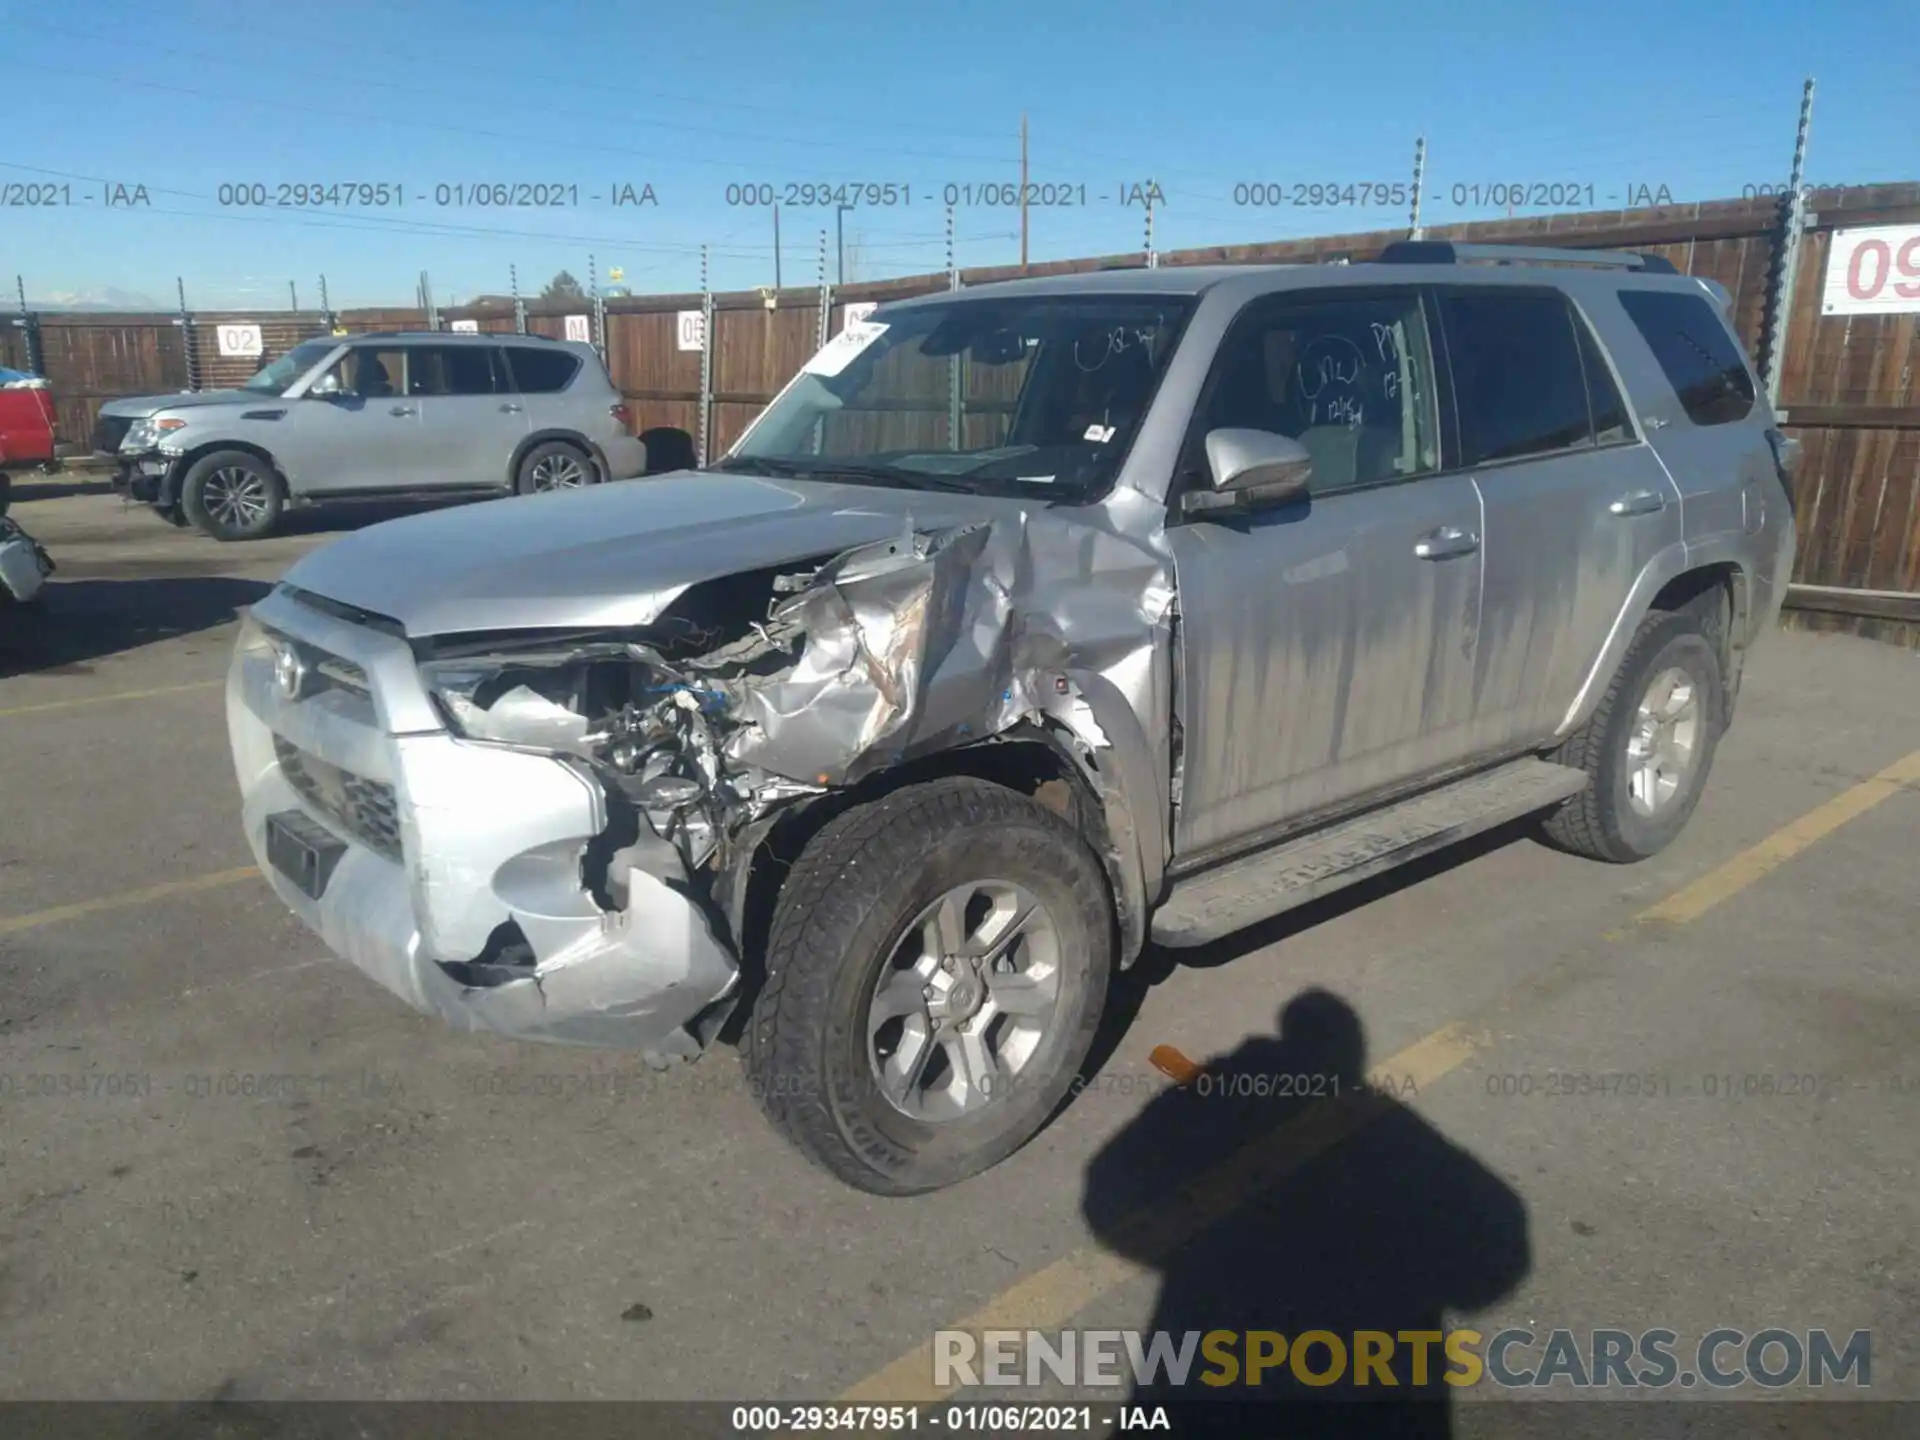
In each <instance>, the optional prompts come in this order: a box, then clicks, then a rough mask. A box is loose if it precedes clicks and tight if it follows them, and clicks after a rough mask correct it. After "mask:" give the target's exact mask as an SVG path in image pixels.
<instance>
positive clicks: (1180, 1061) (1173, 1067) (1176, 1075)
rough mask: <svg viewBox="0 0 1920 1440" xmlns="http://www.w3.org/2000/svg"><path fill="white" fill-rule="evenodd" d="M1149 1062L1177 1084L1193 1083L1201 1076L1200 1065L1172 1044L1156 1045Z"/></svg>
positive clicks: (1148, 1057) (1148, 1058)
mask: <svg viewBox="0 0 1920 1440" xmlns="http://www.w3.org/2000/svg"><path fill="white" fill-rule="evenodd" d="M1147 1062H1148V1063H1149V1064H1150V1065H1152V1066H1153V1068H1154V1069H1156V1070H1158V1071H1159V1072H1160V1073H1161V1074H1162V1075H1165V1076H1166V1077H1167V1078H1168V1079H1169V1080H1171V1081H1173V1083H1174V1084H1176V1085H1191V1084H1192V1083H1193V1082H1194V1081H1195V1080H1198V1079H1199V1078H1200V1067H1199V1066H1198V1065H1196V1064H1194V1063H1193V1061H1191V1060H1189V1059H1188V1058H1187V1057H1186V1056H1184V1055H1182V1054H1181V1053H1180V1052H1179V1051H1178V1050H1176V1049H1174V1048H1173V1046H1171V1045H1156V1046H1154V1047H1153V1053H1152V1054H1150V1055H1148V1056H1147Z"/></svg>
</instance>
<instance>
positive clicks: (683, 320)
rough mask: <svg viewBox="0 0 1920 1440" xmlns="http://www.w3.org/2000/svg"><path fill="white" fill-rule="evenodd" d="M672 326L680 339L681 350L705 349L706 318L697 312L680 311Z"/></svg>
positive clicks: (700, 312)
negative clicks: (675, 322)
mask: <svg viewBox="0 0 1920 1440" xmlns="http://www.w3.org/2000/svg"><path fill="white" fill-rule="evenodd" d="M677 320H678V323H677V324H676V325H675V326H674V329H675V332H676V333H677V334H678V335H679V337H680V348H681V349H682V350H704V349H706V348H707V317H706V315H705V314H704V313H703V312H702V311H699V310H682V311H681V312H680V313H679V315H678V317H677Z"/></svg>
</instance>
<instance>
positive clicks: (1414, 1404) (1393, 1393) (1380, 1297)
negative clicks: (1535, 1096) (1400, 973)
mask: <svg viewBox="0 0 1920 1440" xmlns="http://www.w3.org/2000/svg"><path fill="white" fill-rule="evenodd" d="M1366 1078H1367V1057H1366V1042H1365V1036H1364V1031H1363V1028H1362V1026H1361V1022H1360V1017H1359V1016H1358V1015H1357V1014H1355V1012H1354V1011H1353V1009H1352V1007H1351V1006H1349V1005H1348V1004H1347V1003H1346V1002H1345V1001H1343V1000H1341V999H1340V998H1339V997H1337V996H1335V995H1332V994H1329V993H1328V992H1326V991H1323V990H1309V991H1306V992H1305V993H1303V994H1301V995H1299V996H1297V997H1295V999H1293V1000H1292V1001H1291V1002H1289V1003H1288V1004H1287V1006H1286V1007H1285V1008H1284V1009H1283V1010H1282V1011H1281V1012H1280V1034H1279V1035H1278V1036H1277V1037H1270V1036H1263V1037H1261V1038H1258V1039H1254V1040H1249V1041H1247V1042H1246V1043H1245V1044H1243V1045H1242V1046H1240V1047H1239V1048H1238V1049H1237V1050H1235V1051H1233V1052H1232V1053H1231V1054H1229V1055H1226V1056H1224V1057H1221V1058H1219V1059H1216V1060H1213V1061H1211V1062H1207V1063H1205V1064H1204V1065H1203V1067H1202V1070H1201V1074H1200V1076H1199V1077H1198V1078H1194V1079H1191V1080H1189V1081H1188V1083H1187V1084H1186V1085H1184V1086H1183V1087H1180V1088H1174V1089H1169V1090H1167V1091H1164V1092H1163V1093H1161V1094H1159V1095H1157V1096H1156V1097H1155V1098H1154V1099H1153V1101H1152V1102H1151V1103H1150V1104H1149V1105H1148V1106H1147V1108H1146V1109H1145V1110H1144V1111H1143V1112H1142V1113H1141V1114H1140V1116H1139V1117H1138V1118H1137V1119H1135V1120H1134V1121H1133V1122H1132V1123H1131V1124H1129V1125H1128V1127H1127V1128H1126V1129H1125V1130H1124V1131H1122V1132H1121V1133H1120V1134H1119V1135H1118V1136H1116V1137H1115V1138H1114V1140H1113V1141H1112V1142H1111V1143H1110V1144H1108V1145H1107V1147H1106V1148H1105V1149H1103V1150H1102V1151H1101V1152H1100V1153H1099V1154H1098V1155H1096V1156H1095V1157H1094V1159H1093V1161H1092V1163H1091V1164H1090V1165H1089V1167H1088V1172H1087V1185H1086V1192H1085V1195H1084V1198H1083V1208H1084V1211H1085V1214H1086V1216H1087V1219H1088V1221H1089V1223H1090V1224H1091V1226H1092V1228H1093V1230H1094V1232H1095V1233H1096V1234H1097V1235H1098V1236H1099V1237H1100V1239H1101V1241H1102V1242H1103V1243H1104V1244H1105V1245H1107V1246H1108V1247H1109V1248H1111V1249H1113V1250H1115V1251H1118V1252H1119V1253H1121V1254H1123V1255H1126V1256H1128V1257H1129V1258H1132V1259H1134V1260H1137V1261H1139V1262H1141V1263H1143V1264H1148V1265H1151V1266H1153V1267H1154V1268H1155V1269H1157V1270H1158V1271H1159V1272H1160V1275H1161V1283H1160V1293H1159V1299H1158V1302H1157V1303H1156V1305H1155V1307H1154V1312H1153V1318H1152V1319H1151V1320H1149V1321H1148V1322H1147V1330H1148V1331H1149V1332H1150V1333H1151V1332H1153V1331H1167V1332H1170V1338H1171V1340H1172V1341H1173V1343H1174V1345H1175V1346H1176V1347H1177V1346H1178V1345H1179V1344H1180V1343H1181V1340H1182V1337H1183V1336H1184V1335H1185V1334H1186V1333H1187V1332H1190V1331H1192V1332H1198V1333H1199V1334H1201V1335H1205V1334H1207V1332H1209V1331H1216V1330H1229V1331H1235V1332H1238V1334H1237V1336H1236V1338H1235V1342H1234V1343H1233V1344H1232V1345H1231V1346H1230V1347H1228V1349H1229V1351H1230V1353H1232V1354H1234V1355H1235V1356H1236V1358H1237V1359H1238V1360H1239V1361H1240V1362H1242V1366H1244V1361H1245V1359H1246V1356H1247V1353H1248V1343H1247V1340H1246V1335H1247V1332H1249V1331H1256V1330H1257V1331H1272V1332H1278V1333H1279V1334H1280V1335H1282V1336H1285V1337H1286V1344H1287V1352H1286V1358H1285V1360H1284V1361H1282V1362H1281V1363H1278V1364H1275V1365H1273V1366H1272V1367H1271V1368H1267V1369H1264V1370H1263V1372H1262V1374H1261V1376H1260V1378H1259V1382H1258V1383H1257V1384H1250V1383H1249V1380H1248V1376H1247V1374H1246V1372H1245V1369H1244V1368H1241V1369H1240V1372H1239V1374H1238V1375H1237V1376H1235V1377H1234V1379H1233V1383H1230V1384H1205V1383H1202V1377H1203V1376H1207V1375H1212V1376H1214V1377H1215V1378H1216V1379H1218V1378H1222V1377H1223V1375H1224V1367H1223V1366H1221V1365H1219V1364H1215V1363H1213V1362H1211V1361H1210V1360H1209V1359H1208V1358H1207V1356H1206V1354H1205V1352H1204V1351H1197V1352H1196V1354H1195V1356H1194V1363H1193V1368H1192V1371H1191V1373H1190V1374H1189V1375H1188V1376H1187V1381H1186V1383H1185V1384H1184V1385H1173V1384H1169V1383H1167V1381H1166V1378H1165V1376H1164V1375H1161V1376H1159V1377H1156V1378H1154V1379H1151V1380H1143V1382H1142V1383H1141V1384H1140V1385H1139V1386H1137V1388H1136V1389H1135V1391H1134V1395H1133V1397H1132V1399H1131V1400H1130V1402H1129V1403H1139V1404H1149V1405H1150V1404H1156V1403H1172V1402H1179V1404H1180V1406H1181V1408H1180V1410H1178V1411H1173V1412H1170V1413H1172V1414H1173V1415H1174V1416H1175V1421H1174V1423H1175V1426H1176V1430H1177V1431H1178V1432H1179V1433H1186V1434H1191V1433H1198V1432H1200V1431H1202V1430H1205V1431H1208V1432H1209V1433H1212V1432H1213V1430H1214V1429H1216V1428H1217V1431H1218V1433H1221V1434H1230V1435H1251V1434H1270V1433H1284V1434H1287V1435H1290V1436H1291V1435H1354V1436H1380V1435H1391V1436H1420V1437H1444V1436H1450V1435H1452V1433H1453V1427H1452V1418H1453V1417H1452V1410H1451V1402H1452V1398H1453V1392H1454V1390H1455V1388H1456V1386H1454V1385H1450V1384H1448V1383H1447V1382H1446V1381H1445V1379H1444V1378H1443V1377H1444V1375H1445V1373H1446V1371H1447V1369H1448V1359H1447V1355H1446V1352H1445V1350H1444V1348H1443V1346H1442V1344H1441V1342H1440V1339H1439V1332H1443V1331H1444V1330H1445V1329H1446V1327H1447V1323H1448V1318H1447V1312H1448V1311H1450V1310H1452V1311H1459V1310H1476V1309H1480V1308H1482V1307H1485V1306H1488V1305H1491V1304H1492V1303H1493V1302H1495V1301H1496V1300H1498V1299H1500V1298H1501V1297H1503V1296H1505V1295H1507V1294H1508V1293H1510V1292H1511V1291H1512V1290H1513V1289H1514V1287H1515V1286H1516V1285H1517V1284H1518V1283H1519V1282H1520V1280H1521V1279H1522V1278H1523V1277H1524V1276H1525V1275H1526V1273H1527V1270H1528V1266H1529V1263H1530V1252H1529V1248H1528V1237H1527V1215H1526V1207H1525V1205H1524V1204H1523V1202H1522V1201H1521V1199H1520V1196H1519V1195H1518V1194H1517V1193H1515V1192H1514V1190H1513V1189H1511V1188H1510V1187H1509V1186H1508V1185H1507V1184H1506V1183H1505V1182H1504V1181H1502V1180H1501V1179H1500V1178H1499V1177H1498V1176H1496V1175H1495V1174H1493V1173H1492V1172H1491V1171H1490V1170H1488V1169H1487V1168H1486V1167H1485V1166H1483V1165H1481V1164H1480V1163H1479V1162H1478V1161H1476V1160H1475V1159H1474V1158H1473V1157H1472V1156H1471V1155H1469V1154H1467V1152H1466V1151H1464V1150H1462V1149H1460V1148H1459V1147H1458V1146H1456V1145H1454V1144H1452V1143H1451V1142H1450V1141H1448V1140H1447V1139H1446V1137H1445V1136H1443V1135H1441V1134H1440V1133H1439V1131H1437V1130H1435V1129H1434V1128H1433V1127H1432V1126H1431V1125H1429V1124H1428V1123H1427V1122H1426V1121H1425V1120H1423V1119H1422V1118H1421V1117H1420V1116H1419V1115H1418V1114H1417V1113H1416V1112H1415V1111H1413V1110H1412V1109H1410V1108H1408V1107H1407V1106H1406V1105H1405V1104H1403V1103H1400V1099H1396V1098H1394V1090H1395V1089H1396V1088H1398V1087H1403V1086H1404V1079H1403V1077H1400V1076H1389V1075H1384V1074H1383V1075H1381V1076H1379V1077H1376V1078H1377V1080H1378V1082H1379V1083H1378V1084H1377V1085H1375V1086H1373V1087H1370V1088H1369V1087H1367V1085H1366ZM1302 1092H1304V1093H1302ZM1402 1098H1404V1094H1403V1095H1402ZM1229 1156H1232V1157H1234V1158H1233V1159H1232V1160H1230V1161H1229V1160H1228V1157H1229ZM1223 1162H1226V1166H1225V1173H1226V1174H1228V1175H1229V1176H1239V1177H1240V1178H1239V1179H1238V1180H1237V1181H1236V1180H1233V1179H1228V1180H1225V1181H1222V1180H1220V1179H1219V1178H1217V1177H1219V1176H1220V1174H1221V1173H1222V1172H1221V1171H1220V1170H1218V1169H1216V1167H1220V1166H1222V1163H1223ZM1209 1172H1212V1174H1213V1176H1214V1177H1215V1178H1211V1179H1203V1177H1204V1176H1208V1174H1209ZM1196 1182H1198V1189H1197V1193H1196V1196H1195V1197H1193V1198H1190V1199H1189V1200H1187V1201H1186V1202H1183V1201H1182V1200H1181V1199H1180V1197H1179V1192H1180V1190H1181V1188H1182V1187H1184V1186H1187V1185H1192V1184H1195V1183H1196ZM1223 1192H1224V1195H1225V1197H1226V1198H1227V1199H1230V1200H1231V1201H1233V1202H1235V1203H1234V1204H1233V1208H1232V1209H1231V1210H1229V1211H1228V1212H1227V1213H1225V1214H1224V1215H1223V1216H1222V1217H1221V1218H1219V1219H1218V1220H1216V1221H1215V1222H1214V1223H1212V1224H1211V1225H1209V1226H1207V1227H1206V1228H1205V1229H1204V1230H1202V1231H1201V1232H1200V1233H1199V1234H1198V1235H1196V1236H1194V1237H1193V1238H1191V1239H1188V1240H1186V1241H1184V1243H1179V1244H1177V1245H1173V1244H1171V1243H1170V1241H1169V1240H1168V1239H1167V1236H1168V1233H1169V1230H1170V1229H1174V1230H1178V1229H1180V1228H1182V1227H1180V1226H1179V1225H1177V1224H1176V1225H1174V1226H1172V1227H1170V1226H1169V1225H1168V1223H1167V1218H1166V1217H1168V1216H1170V1215H1174V1214H1180V1213H1187V1214H1191V1213H1193V1211H1191V1210H1186V1209H1184V1208H1183V1203H1184V1205H1193V1206H1197V1207H1198V1209H1199V1210H1200V1211H1201V1212H1203V1213H1204V1212H1205V1211H1206V1209H1207V1207H1208V1206H1210V1205H1214V1206H1219V1205H1223V1204H1224V1203H1225V1200H1223V1198H1222V1193H1223ZM1309 1331H1323V1332H1331V1334H1332V1335H1334V1336H1337V1337H1339V1343H1340V1345H1341V1347H1342V1349H1343V1353H1344V1364H1343V1365H1342V1366H1340V1367H1339V1371H1338V1375H1337V1378H1336V1379H1334V1380H1333V1382H1332V1383H1323V1384H1309V1383H1303V1382H1302V1380H1300V1379H1299V1378H1297V1374H1298V1373H1304V1374H1305V1375H1306V1376H1307V1377H1308V1378H1309V1379H1321V1378H1324V1377H1325V1376H1327V1375H1328V1374H1329V1372H1330V1371H1332V1370H1333V1369H1334V1354H1333V1352H1332V1351H1331V1350H1330V1349H1329V1347H1328V1346H1327V1345H1326V1344H1325V1343H1318V1342H1316V1343H1314V1344H1312V1345H1310V1346H1308V1347H1307V1348H1306V1351H1305V1353H1304V1355H1303V1356H1302V1357H1301V1359H1302V1360H1303V1362H1304V1363H1303V1365H1302V1369H1301V1372H1296V1370H1295V1369H1294V1366H1293V1363H1292V1362H1293V1360H1294V1355H1293V1354H1292V1351H1293V1349H1294V1347H1295V1342H1296V1341H1297V1340H1298V1337H1300V1336H1301V1335H1302V1334H1304V1333H1306V1332H1309ZM1361 1331H1369V1332H1375V1333H1376V1334H1384V1335H1385V1336H1388V1337H1392V1345H1393V1349H1392V1352H1391V1355H1390V1358H1389V1360H1388V1363H1389V1364H1390V1366H1391V1369H1392V1373H1393V1375H1394V1377H1395V1378H1396V1379H1397V1380H1398V1382H1399V1383H1398V1384H1397V1385H1393V1386H1388V1385H1386V1384H1384V1383H1382V1382H1383V1377H1382V1375H1381V1372H1380V1371H1379V1369H1378V1368H1374V1369H1372V1370H1370V1371H1369V1374H1368V1380H1369V1383H1367V1384H1356V1383H1355V1379H1356V1376H1355V1356H1354V1353H1353V1352H1354V1348H1355V1346H1354V1337H1355V1334H1356V1332H1361ZM1412 1332H1427V1333H1428V1334H1431V1335H1432V1336H1433V1337H1434V1338H1433V1340H1432V1342H1431V1344H1430V1345H1428V1346H1427V1347H1426V1357H1427V1365H1426V1383H1425V1384H1415V1383H1414V1380H1415V1378H1416V1377H1415V1373H1414V1363H1413V1351H1414V1349H1416V1348H1418V1347H1417V1345H1416V1343H1415V1342H1412V1341H1409V1340H1407V1339H1403V1338H1402V1337H1403V1336H1405V1335H1408V1334H1410V1333H1412ZM1376 1344H1377V1342H1376ZM1268 1345H1269V1348H1270V1349H1272V1350H1274V1351H1275V1353H1279V1352H1278V1351H1277V1348H1276V1347H1274V1344H1273V1342H1272V1341H1269V1342H1268ZM1193 1402H1199V1403H1200V1406H1201V1409H1199V1410H1195V1409H1190V1408H1188V1407H1189V1406H1191V1405H1192V1404H1193ZM1222 1402H1226V1403H1224V1404H1223V1403H1222ZM1275 1405H1277V1406H1278V1408H1269V1407H1273V1406H1275ZM1251 1406H1259V1407H1260V1408H1259V1410H1257V1411H1254V1412H1253V1413H1248V1408H1247V1407H1251ZM1209 1407H1211V1408H1212V1409H1213V1410H1214V1411H1215V1413H1214V1414H1213V1415H1212V1416H1209V1415H1208V1414H1207V1413H1206V1412H1207V1409H1208V1408H1209Z"/></svg>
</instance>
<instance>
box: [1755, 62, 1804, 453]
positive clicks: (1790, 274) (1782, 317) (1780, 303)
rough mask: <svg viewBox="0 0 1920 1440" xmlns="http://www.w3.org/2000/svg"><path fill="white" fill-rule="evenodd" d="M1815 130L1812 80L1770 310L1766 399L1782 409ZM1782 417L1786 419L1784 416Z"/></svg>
mask: <svg viewBox="0 0 1920 1440" xmlns="http://www.w3.org/2000/svg"><path fill="white" fill-rule="evenodd" d="M1812 128H1813V77H1812V76H1811V75H1809V76H1808V77H1807V81H1806V84H1804V85H1802V86H1801V87H1800V129H1799V131H1798V133H1797V134H1795V136H1794V139H1793V170H1792V172H1791V173H1790V174H1789V175H1788V176H1787V198H1786V204H1785V205H1784V206H1783V207H1782V209H1783V212H1784V213H1783V214H1782V215H1781V217H1780V228H1781V230H1782V232H1783V233H1782V234H1781V236H1780V268H1779V271H1778V280H1777V282H1776V284H1775V286H1774V291H1773V297H1772V301H1773V303H1772V304H1770V305H1769V306H1768V307H1767V336H1766V340H1767V344H1766V349H1765V351H1764V352H1763V353H1764V354H1765V356H1766V362H1765V364H1764V365H1763V367H1762V371H1761V373H1762V375H1763V376H1764V378H1765V380H1766V385H1767V399H1768V401H1769V402H1770V403H1771V404H1772V405H1773V407H1774V409H1775V410H1779V408H1780V367H1781V364H1782V363H1783V362H1784V361H1785V360H1786V358H1787V335H1788V332H1789V331H1790V330H1791V329H1792V327H1793V292H1794V289H1795V282H1796V281H1797V280H1798V278H1799V275H1800V239H1801V236H1802V234H1804V232H1805V231H1806V228H1807V191H1806V174H1807V132H1808V131H1809V130H1811V129H1812ZM1780 418H1781V419H1782V420H1784V419H1786V416H1785V414H1784V413H1783V414H1782V415H1781V416H1780Z"/></svg>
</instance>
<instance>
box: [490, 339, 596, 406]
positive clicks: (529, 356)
mask: <svg viewBox="0 0 1920 1440" xmlns="http://www.w3.org/2000/svg"><path fill="white" fill-rule="evenodd" d="M507 364H508V366H509V368H510V369H511V370H512V372H513V379H514V383H515V385H516V386H517V387H518V389H519V391H520V393H521V394H523V395H551V394H553V393H554V392H555V391H557V390H564V389H566V388H567V386H568V385H569V384H571V383H572V381H573V377H574V376H575V375H576V374H577V373H579V370H580V357H579V356H577V355H570V354H568V353H567V352H566V351H565V350H547V349H542V348H540V347H537V346H533V345H509V346H508V347H507Z"/></svg>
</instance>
